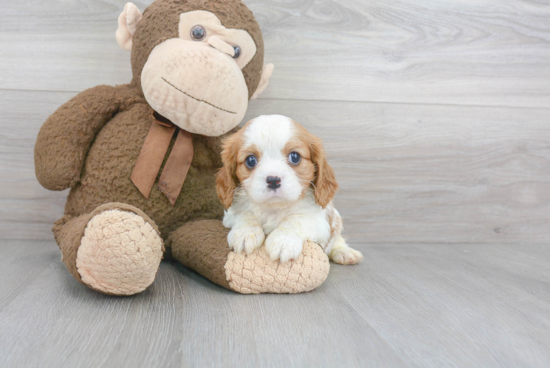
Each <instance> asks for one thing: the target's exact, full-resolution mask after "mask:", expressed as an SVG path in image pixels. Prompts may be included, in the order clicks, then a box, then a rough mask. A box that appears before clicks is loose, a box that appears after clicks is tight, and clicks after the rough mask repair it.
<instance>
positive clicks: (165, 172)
mask: <svg viewBox="0 0 550 368" xmlns="http://www.w3.org/2000/svg"><path fill="white" fill-rule="evenodd" d="M116 36H117V41H118V42H119V44H120V45H121V46H122V47H123V48H125V49H127V50H131V51H132V69H133V80H132V82H131V83H130V84H127V85H122V86H117V87H110V86H98V87H95V88H91V89H89V90H86V91H84V92H82V93H80V94H79V95H77V96H76V97H74V98H73V99H72V100H70V101H69V102H67V103H66V104H64V105H63V106H62V107H60V108H59V109H58V110H57V111H56V112H55V113H54V114H53V115H52V116H50V118H49V119H48V120H47V121H46V122H45V123H44V125H43V127H42V129H41V130H40V133H39V135H38V139H37V143H36V147H35V166H36V175H37V178H38V180H39V181H40V183H41V184H42V185H43V186H44V187H46V188H47V189H50V190H64V189H66V188H69V187H70V188H71V191H70V194H69V197H68V200H67V205H66V207H65V215H64V216H63V217H62V218H61V219H59V220H58V221H57V222H56V223H55V225H54V228H53V231H54V235H55V238H56V240H57V243H58V244H59V247H60V249H61V252H62V255H63V261H64V262H65V264H66V265H67V268H68V269H69V271H70V272H71V273H72V275H73V276H74V277H75V278H76V279H77V280H79V281H80V282H82V283H83V284H85V285H87V286H89V287H91V288H92V289H94V290H97V291H100V292H103V293H106V294H114V295H131V294H135V293H138V292H141V291H143V290H144V289H145V288H147V287H148V286H149V285H150V284H151V283H152V282H153V281H154V278H155V275H156V273H157V271H158V267H159V263H160V261H161V259H162V257H163V256H164V257H165V258H167V257H174V258H175V259H177V260H179V261H180V262H182V263H183V264H185V265H186V266H189V267H191V268H193V269H195V270H196V271H198V272H199V273H201V274H202V275H204V276H205V277H208V278H209V279H210V280H212V281H214V282H216V283H218V284H220V285H222V286H224V287H227V288H229V289H232V290H235V291H238V292H241V293H258V292H286V293H294V292H302V291H307V290H311V289H313V288H315V287H317V286H319V285H320V284H321V283H322V282H323V281H324V280H325V278H326V276H327V274H328V267H329V266H328V259H327V257H326V255H325V254H324V253H323V251H322V250H321V249H320V247H318V246H317V245H315V244H313V243H307V244H306V245H305V247H304V252H303V255H302V256H301V257H300V258H299V259H298V260H296V261H291V262H289V263H286V264H279V263H278V262H273V261H271V260H269V257H268V256H267V254H266V253H265V250H264V249H263V248H262V249H260V250H258V251H256V252H255V253H253V254H251V255H248V256H245V255H241V254H235V253H233V252H231V251H230V249H229V247H228V245H227V240H226V238H227V230H226V229H225V228H224V227H223V226H222V225H221V222H220V221H219V219H220V218H221V217H222V215H223V207H222V205H221V203H220V201H219V199H218V198H217V196H216V192H215V173H216V171H217V170H218V169H219V168H220V167H221V166H222V163H221V159H220V143H221V140H222V139H223V136H224V135H225V134H227V133H228V132H230V131H232V130H234V128H235V127H236V126H237V125H238V123H239V122H240V121H241V120H242V118H243V116H244V113H245V112H246V108H247V104H248V99H249V98H254V97H256V96H257V95H258V94H259V93H260V92H261V91H262V90H263V89H264V88H265V86H266V85H267V81H268V79H269V76H270V74H271V70H272V65H266V66H263V40H262V36H261V32H260V29H259V27H258V25H257V23H256V21H255V20H254V17H253V15H252V13H251V12H250V10H249V9H248V8H247V7H246V6H245V5H244V4H243V3H241V1H240V0H215V1H208V0H202V1H200V0H179V1H178V0H157V1H156V2H154V3H153V4H152V5H151V6H149V8H147V10H146V11H145V12H144V14H143V16H142V15H141V13H140V12H139V10H137V8H136V7H135V6H134V5H133V4H131V3H128V4H127V5H126V7H125V9H124V12H123V13H122V14H121V16H120V18H119V28H118V30H117V35H116ZM262 66H263V67H262Z"/></svg>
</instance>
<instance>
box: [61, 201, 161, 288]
mask: <svg viewBox="0 0 550 368" xmlns="http://www.w3.org/2000/svg"><path fill="white" fill-rule="evenodd" d="M53 232H54V235H55V239H56V241H57V244H58V245H59V249H60V250H61V254H62V259H63V262H64V263H65V265H66V266H67V269H68V270H69V272H71V274H72V275H73V276H74V277H75V279H77V280H78V281H80V282H81V283H83V284H85V285H87V286H89V287H90V288H92V289H94V290H97V291H101V292H103V293H105V294H113V295H131V294H136V293H139V292H141V291H143V290H145V288H147V286H149V285H150V284H151V283H152V282H153V280H154V278H155V275H156V273H157V271H158V267H159V264H160V260H161V259H162V252H163V250H164V249H163V244H162V239H161V238H160V236H159V230H158V228H157V226H156V225H155V223H154V222H153V221H152V220H151V219H150V218H149V217H148V216H147V215H146V214H145V213H143V211H141V210H139V209H138V208H136V207H134V206H131V205H128V204H124V203H108V204H104V205H101V206H99V207H97V208H96V209H95V210H94V211H92V212H91V213H87V214H83V215H81V216H78V217H73V216H70V215H65V216H63V217H62V218H60V219H59V220H57V221H56V223H55V226H54V227H53Z"/></svg>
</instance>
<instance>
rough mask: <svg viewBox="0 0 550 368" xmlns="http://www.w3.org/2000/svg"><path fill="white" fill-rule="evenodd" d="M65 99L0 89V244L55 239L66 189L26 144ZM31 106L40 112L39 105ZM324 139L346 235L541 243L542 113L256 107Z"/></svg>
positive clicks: (544, 193)
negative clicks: (49, 186) (57, 188)
mask: <svg viewBox="0 0 550 368" xmlns="http://www.w3.org/2000/svg"><path fill="white" fill-rule="evenodd" d="M72 95H73V94H72V93H66V92H59V93H53V92H27V91H0V116H5V115H7V116H9V121H10V122H11V124H9V125H7V126H5V128H4V133H3V135H2V136H0V147H2V148H1V149H0V172H1V173H2V175H1V176H0V202H1V203H2V206H0V234H1V237H3V238H33V239H52V235H51V232H50V228H51V225H52V224H53V222H54V221H55V220H56V219H57V218H59V217H60V216H61V215H62V213H63V206H64V203H65V198H66V195H67V191H64V192H49V191H47V190H45V189H43V188H42V187H41V186H40V185H39V184H38V182H37V181H36V179H35V175H34V164H33V155H32V152H33V145H34V139H35V137H36V134H37V133H38V130H39V129H40V126H41V124H42V122H43V121H44V120H45V119H46V117H47V116H48V115H49V114H50V113H51V112H53V111H54V110H55V108H56V107H57V106H59V105H61V104H62V103H63V102H65V101H66V100H68V99H69V98H70V97H72ZM35 101H39V102H35ZM271 113H280V114H284V115H288V116H291V117H293V118H294V119H296V120H297V121H299V122H301V123H302V124H304V125H305V126H306V127H307V128H308V129H309V130H310V131H311V132H313V133H314V134H316V135H318V136H320V137H321V138H323V140H324V142H325V146H326V150H327V151H328V153H329V161H330V163H331V164H332V165H333V166H334V168H335V170H336V173H337V178H338V181H339V183H340V186H341V189H340V192H339V193H338V195H337V197H336V205H337V208H338V209H339V210H340V212H341V213H342V215H343V216H344V218H345V222H344V225H345V227H346V235H347V236H348V237H349V238H350V239H352V240H354V241H362V242H366V243H371V242H433V243H442V242H455V243H457V242H493V243H502V242H522V241H528V242H538V243H545V242H547V240H548V238H549V237H550V227H549V226H548V223H549V222H550V185H549V184H550V144H549V141H548V137H550V125H548V121H549V120H550V110H546V109H510V108H494V107H468V106H430V105H410V104H383V103H363V102H361V103H350V102H328V101H322V102H320V101H292V100H257V101H252V102H251V104H250V108H249V111H248V113H247V116H246V117H245V121H246V120H247V119H249V118H252V117H255V116H258V115H260V114H271Z"/></svg>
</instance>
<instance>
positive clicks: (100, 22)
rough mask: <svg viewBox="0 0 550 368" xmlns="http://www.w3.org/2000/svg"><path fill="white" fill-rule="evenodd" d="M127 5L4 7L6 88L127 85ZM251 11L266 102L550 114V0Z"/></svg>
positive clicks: (259, 7)
mask: <svg viewBox="0 0 550 368" xmlns="http://www.w3.org/2000/svg"><path fill="white" fill-rule="evenodd" d="M125 1H126V0H113V1H108V2H106V1H101V0H65V1H55V2H39V1H36V0H22V1H17V2H15V1H10V2H7V1H5V2H4V3H3V4H2V7H3V11H2V13H1V14H0V49H1V50H2V53H1V54H0V75H2V79H1V80H0V89H25V90H48V91H49V90H55V91H81V90H83V89H85V88H89V87H93V86H95V85H98V84H122V83H127V82H128V81H129V80H130V78H131V75H130V63H129V60H130V59H129V53H127V52H125V51H123V50H121V49H120V48H119V47H118V45H117V44H116V42H115V39H114V32H115V30H116V27H117V21H116V20H117V17H118V14H119V13H120V11H121V9H122V8H123V6H124V3H125ZM150 2H151V1H136V2H135V3H136V4H137V5H138V7H139V8H140V9H142V10H143V9H145V8H146V6H147V5H148V4H149V3H150ZM245 3H246V4H247V5H249V7H250V8H251V9H252V10H253V11H254V13H255V15H256V18H257V19H258V21H259V23H260V25H261V27H262V31H263V34H264V38H265V43H266V61H267V62H272V63H274V64H275V73H274V75H273V79H272V83H271V85H270V87H269V88H268V89H267V91H266V92H265V94H264V95H263V98H290V99H308V100H319V99H321V100H340V101H384V102H406V103H436V104H468V105H491V106H528V107H545V108H547V107H548V106H550V83H549V81H550V63H549V61H550V22H548V19H549V18H550V5H549V4H548V3H546V2H543V1H529V0H516V1H509V2H506V3H502V2H501V1H499V0H484V1H467V0H457V1H453V2H441V1H436V0H430V1H422V2H418V1H414V0H406V1H391V2H388V1H384V0H373V1H363V0H347V1H341V0H326V1H317V0H307V1H303V0H299V1H297V0H295V1H266V0H246V1H245Z"/></svg>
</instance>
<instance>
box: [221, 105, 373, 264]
mask: <svg viewBox="0 0 550 368" xmlns="http://www.w3.org/2000/svg"><path fill="white" fill-rule="evenodd" d="M222 160H223V168H222V169H221V170H220V171H219V172H218V174H217V177H216V184H217V185H216V188H217V192H218V196H219V197H220V200H221V201H222V203H223V205H224V206H225V208H226V211H225V216H224V218H223V224H224V226H225V227H227V228H230V229H231V231H230V232H229V235H228V236H227V240H228V242H229V247H230V248H232V249H233V250H234V251H235V252H237V253H241V252H243V251H245V252H246V253H247V254H250V253H252V252H253V251H254V250H256V249H257V248H259V247H261V246H262V244H263V243H264V240H265V247H266V251H267V252H268V254H269V256H270V258H271V259H272V260H277V259H279V260H280V262H287V261H289V260H291V259H296V258H298V256H299V255H300V254H301V253H302V246H303V243H304V241H307V240H311V241H314V242H316V243H318V244H319V245H320V246H321V247H322V248H323V249H324V250H325V252H326V254H327V255H328V256H329V258H330V259H332V260H333V261H334V262H336V263H340V264H354V263H358V262H360V261H361V260H362V259H363V256H362V255H361V253H360V252H358V251H356V250H354V249H352V248H350V247H349V246H348V245H347V244H346V241H345V240H344V238H342V235H341V234H340V232H341V231H342V218H341V217H340V214H339V213H338V211H337V210H336V209H335V208H334V206H333V205H332V198H333V197H334V194H335V193H336V190H337V189H338V184H337V183H336V178H335V177H334V171H333V170H332V167H330V166H329V165H328V163H327V160H326V158H325V152H324V149H323V146H322V144H321V140H320V139H319V138H317V137H315V136H313V135H312V134H311V133H309V132H308V131H307V130H306V129H305V128H304V127H302V126H301V125H300V124H298V123H296V122H295V121H293V120H292V119H290V118H287V117H285V116H281V115H268V116H260V117H257V118H256V119H253V120H251V121H249V122H248V123H246V125H245V126H244V127H243V128H242V129H240V130H239V131H238V132H237V133H235V134H233V135H231V136H229V137H228V138H227V139H226V140H225V141H224V142H223V151H222ZM266 235H267V240H266Z"/></svg>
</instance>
